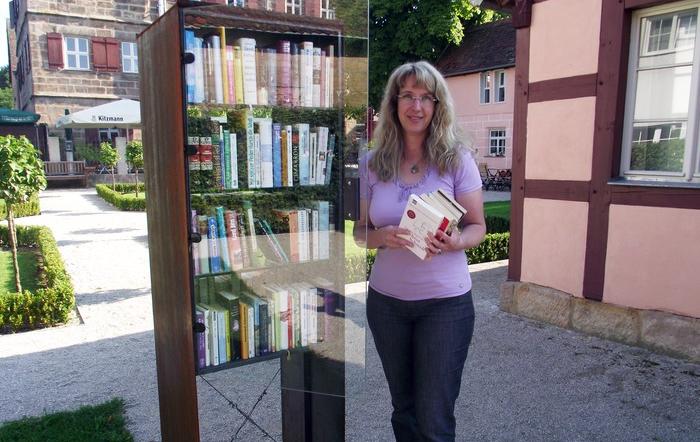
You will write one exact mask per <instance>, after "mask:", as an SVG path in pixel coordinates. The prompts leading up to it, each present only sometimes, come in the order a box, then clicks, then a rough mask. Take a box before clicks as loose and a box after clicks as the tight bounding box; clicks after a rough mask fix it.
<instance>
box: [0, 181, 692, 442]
mask: <svg viewBox="0 0 700 442" xmlns="http://www.w3.org/2000/svg"><path fill="white" fill-rule="evenodd" d="M41 206H42V215H40V216H37V217H31V218H24V219H21V220H20V221H19V222H21V223H32V224H43V225H47V226H49V227H50V228H51V229H52V231H53V233H54V236H55V237H56V239H57V241H58V244H59V249H60V251H61V255H62V256H63V259H64V260H65V262H66V265H67V268H68V271H69V272H70V274H71V277H72V279H73V284H74V286H75V289H76V299H77V304H78V312H79V314H80V318H81V321H76V322H75V323H73V324H69V325H66V326H62V327H56V328H52V329H44V330H36V331H32V332H26V333H19V334H14V335H3V336H0V373H1V374H2V375H1V376H0V391H1V392H2V397H3V400H2V401H0V422H5V421H9V420H14V419H17V418H20V417H22V416H35V415H40V414H42V413H45V412H53V411H58V410H69V409H75V408H77V407H78V406H80V405H85V404H97V403H101V402H104V401H106V400H108V399H110V398H112V397H114V396H119V397H123V398H124V399H125V400H126V403H127V418H128V425H129V429H130V430H131V431H132V433H133V434H134V437H135V439H136V440H137V441H151V440H159V439H160V436H159V435H160V429H159V415H158V400H157V382H156V374H155V356H154V344H153V320H152V307H151V298H150V287H149V268H148V245H147V239H146V217H145V214H144V213H128V212H119V211H116V210H114V209H113V208H112V207H111V206H109V205H108V204H106V203H104V202H103V201H102V200H101V199H99V198H98V197H97V196H96V194H95V192H94V190H93V189H68V190H49V191H45V192H43V193H42V195H41ZM506 270H507V261H502V262H496V263H488V264H479V265H475V266H472V268H471V271H472V275H473V280H474V289H473V292H474V299H475V305H476V311H477V323H476V331H475V335H474V341H473V344H472V347H471V349H470V355H469V358H468V360H467V365H466V369H465V372H464V377H463V382H462V393H461V395H460V397H459V399H458V401H457V411H456V418H457V423H458V438H457V439H458V440H460V441H468V440H479V441H481V440H494V441H506V440H508V441H510V440H553V441H554V440H556V441H558V440H562V441H564V440H565V441H579V440H580V441H591V440H600V441H608V440H630V441H685V440H687V441H693V440H698V439H700V419H698V410H700V366H698V365H697V364H691V363H688V362H685V361H682V360H678V359H673V358H670V357H666V356H662V355H658V354H654V353H651V352H649V351H647V350H643V349H639V348H635V347H629V346H626V345H622V344H618V343H614V342H608V341H604V340H601V339H598V338H593V337H590V336H585V335H581V334H578V333H575V332H572V331H569V330H562V329H559V328H556V327H553V326H550V325H545V324H540V323H537V322H534V321H529V320H526V319H523V318H520V317H517V316H513V315H510V314H507V313H503V312H501V311H500V310H499V309H498V290H499V285H500V283H501V282H502V281H503V280H505V277H506ZM358 287H359V290H355V292H354V293H355V294H354V295H353V294H350V295H348V299H347V302H346V314H347V317H348V321H347V327H346V334H347V336H348V337H352V339H354V340H355V341H354V342H353V344H352V349H353V355H352V356H353V359H352V361H351V363H349V364H348V368H347V372H346V373H347V382H346V389H347V391H348V393H349V397H348V398H347V419H346V426H347V440H353V441H389V440H392V435H391V426H390V424H389V417H390V407H391V406H390V399H389V394H388V390H387V388H386V383H385V381H384V378H383V373H382V371H381V366H380V364H379V360H378V357H377V355H376V352H375V350H374V348H373V346H372V342H371V337H370V336H367V335H363V330H364V305H363V296H362V293H363V292H362V287H361V286H354V288H355V289H357V288H358ZM365 344H366V345H365ZM278 367H279V363H278V362H276V361H268V362H264V363H259V364H253V365H249V366H245V367H240V368H237V369H234V370H226V371H222V372H218V373H214V374H210V375H206V376H205V377H206V380H207V381H208V382H210V383H211V384H212V385H213V386H214V387H216V388H217V389H218V390H219V391H220V392H222V393H223V394H224V395H225V396H226V397H227V398H229V399H230V400H231V401H232V402H234V403H235V404H236V405H237V406H238V407H240V408H241V409H243V410H250V409H251V408H252V407H253V405H254V404H255V403H256V401H257V400H258V398H259V397H260V395H261V392H262V391H263V390H264V388H265V386H266V385H268V383H270V382H271V384H270V388H269V390H268V391H267V394H265V395H263V396H262V399H261V401H260V403H259V404H258V405H257V407H256V408H255V411H254V413H253V418H254V419H255V420H256V422H257V423H259V424H260V425H261V426H262V427H263V428H264V429H265V430H266V431H267V432H268V433H269V434H270V435H271V436H272V437H273V438H275V439H276V440H281V417H280V415H281V411H280V386H279V377H278V376H279V375H278V373H277V369H278ZM197 388H198V392H199V393H198V394H199V409H200V427H201V438H202V440H203V441H224V440H231V437H232V435H233V434H234V433H235V432H236V431H237V429H238V428H239V427H240V426H241V424H242V423H243V419H242V417H241V415H240V414H239V413H237V412H235V411H234V410H232V408H231V407H230V405H229V404H228V403H227V402H226V400H225V399H224V398H223V397H221V396H220V395H219V394H218V393H215V392H214V390H213V389H212V388H211V387H210V386H209V385H208V384H207V383H206V382H204V380H203V379H198V381H197ZM236 440H243V441H257V440H269V438H268V439H266V438H265V437H264V436H263V433H262V432H261V431H260V430H258V429H256V428H255V427H254V426H253V425H251V424H246V425H245V426H244V427H243V429H242V430H241V431H240V433H239V434H238V437H237V439H236Z"/></svg>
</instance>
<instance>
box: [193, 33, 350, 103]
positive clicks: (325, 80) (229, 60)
mask: <svg viewBox="0 0 700 442" xmlns="http://www.w3.org/2000/svg"><path fill="white" fill-rule="evenodd" d="M185 47H186V51H187V52H190V53H192V54H193V55H194V62H193V63H190V64H188V65H187V68H186V77H185V83H186V86H187V101H188V102H189V103H219V104H250V105H256V104H259V105H269V106H288V107H322V108H323V107H333V106H334V102H335V101H334V91H335V86H334V84H335V80H334V77H335V70H336V67H335V47H334V46H333V45H328V46H325V47H323V48H322V47H319V46H314V44H313V42H310V41H302V42H292V41H289V40H278V41H277V42H276V43H275V44H273V45H271V46H266V47H259V46H258V44H257V41H256V40H255V39H254V38H248V37H243V38H238V39H235V40H233V42H232V43H230V44H229V43H227V40H226V29H225V28H223V27H222V28H219V30H218V32H217V33H215V34H210V35H203V36H199V35H197V34H196V33H195V31H194V30H186V31H185Z"/></svg>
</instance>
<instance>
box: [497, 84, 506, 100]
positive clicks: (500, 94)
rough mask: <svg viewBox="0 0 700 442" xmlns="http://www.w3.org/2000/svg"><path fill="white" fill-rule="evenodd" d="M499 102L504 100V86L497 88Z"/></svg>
mask: <svg viewBox="0 0 700 442" xmlns="http://www.w3.org/2000/svg"><path fill="white" fill-rule="evenodd" d="M497 101H499V102H503V101H506V88H504V87H499V88H498V100H497Z"/></svg>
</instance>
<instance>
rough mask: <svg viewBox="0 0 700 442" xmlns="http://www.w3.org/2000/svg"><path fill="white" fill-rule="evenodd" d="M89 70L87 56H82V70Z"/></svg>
mask: <svg viewBox="0 0 700 442" xmlns="http://www.w3.org/2000/svg"><path fill="white" fill-rule="evenodd" d="M87 68H88V58H87V55H81V56H80V69H87Z"/></svg>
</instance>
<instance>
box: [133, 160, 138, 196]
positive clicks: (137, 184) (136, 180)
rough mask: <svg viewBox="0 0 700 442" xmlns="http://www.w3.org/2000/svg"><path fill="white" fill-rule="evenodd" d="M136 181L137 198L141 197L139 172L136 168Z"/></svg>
mask: <svg viewBox="0 0 700 442" xmlns="http://www.w3.org/2000/svg"><path fill="white" fill-rule="evenodd" d="M134 179H135V180H136V198H138V197H139V170H138V169H137V168H136V167H134Z"/></svg>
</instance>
